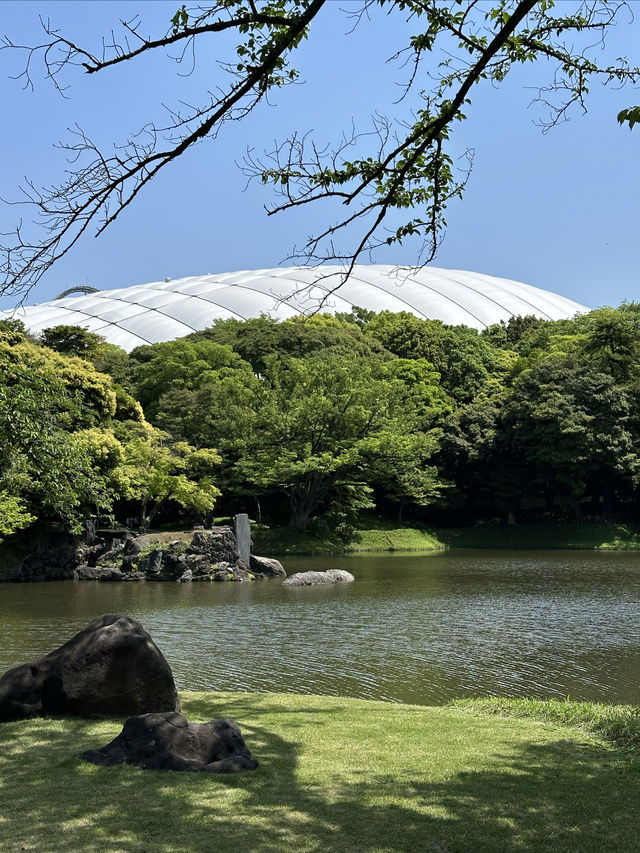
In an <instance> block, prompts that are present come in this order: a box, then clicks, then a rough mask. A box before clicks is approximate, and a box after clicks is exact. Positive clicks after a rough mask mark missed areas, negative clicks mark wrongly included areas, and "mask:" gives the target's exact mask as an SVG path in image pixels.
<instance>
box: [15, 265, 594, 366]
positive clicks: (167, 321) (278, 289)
mask: <svg viewBox="0 0 640 853" xmlns="http://www.w3.org/2000/svg"><path fill="white" fill-rule="evenodd" d="M342 271H343V268H342V267H339V266H323V267H316V268H309V267H276V268H274V269H263V270H245V271H242V272H232V273H220V274H215V275H200V276H189V277H187V278H179V279H172V280H167V281H163V282H157V281H156V282H150V283H149V284H141V285H136V286H135V287H123V288H118V289H116V290H100V291H98V292H96V293H91V294H87V295H83V296H66V297H63V298H61V299H55V300H53V301H52V302H45V303H42V304H40V305H31V306H26V307H22V308H17V309H15V310H13V311H1V312H0V317H15V318H17V319H20V320H22V321H23V322H24V324H25V325H26V326H27V328H28V329H29V330H30V331H32V332H34V333H37V332H40V331H42V329H46V328H49V327H51V326H59V325H73V326H83V327H84V328H85V329H88V330H89V331H91V332H97V333H98V334H100V335H102V336H103V337H104V338H105V339H106V340H107V341H109V342H110V343H113V344H117V345H118V346H120V347H122V348H123V349H125V350H128V351H130V350H132V349H133V348H134V347H137V346H140V345H142V344H149V343H156V342H158V341H168V340H173V339H174V338H180V337H183V336H184V335H188V334H190V333H191V332H195V331H199V330H201V329H204V328H206V327H207V326H210V325H211V324H212V323H213V321H214V320H218V319H227V318H229V317H235V318H236V319H240V320H244V319H247V318H249V317H258V316H259V315H260V314H269V315H271V316H272V317H275V318H278V319H284V318H285V317H293V316H296V315H299V314H309V313H311V312H313V311H314V310H318V308H320V310H321V311H323V312H328V313H332V314H335V313H336V312H349V311H350V310H351V308H352V307H353V306H359V307H361V308H366V309H369V310H372V311H384V310H387V311H409V312H411V313H412V314H416V315H417V316H418V317H424V318H429V319H433V320H442V321H443V322H444V323H448V324H451V325H465V326H471V327H473V328H476V329H483V328H485V326H489V325H491V324H492V323H499V322H500V320H505V321H507V320H508V319H509V318H510V317H513V316H517V315H518V314H520V315H522V316H525V315H527V314H533V315H535V316H536V317H542V318H543V319H548V320H560V319H563V318H567V317H572V316H573V315H574V314H576V313H580V312H585V311H589V308H587V307H586V306H584V305H580V304H579V303H578V302H573V301H572V300H571V299H566V298H565V297H564V296H559V295H558V294H556V293H551V292H550V291H548V290H541V289H540V288H537V287H531V285H528V284H522V283H520V282H518V281H511V280H509V279H506V278H496V277H495V276H491V275H482V274H481V273H473V272H465V271H463V270H445V269H438V268H437V267H419V268H406V267H394V266H387V265H382V264H372V265H365V264H358V265H357V266H355V267H354V269H353V272H352V273H351V275H350V277H349V278H348V280H347V281H346V282H345V284H343V285H342V286H341V287H340V288H339V289H338V290H336V292H335V293H332V290H333V289H334V288H336V287H337V286H338V285H340V282H341V275H342Z"/></svg>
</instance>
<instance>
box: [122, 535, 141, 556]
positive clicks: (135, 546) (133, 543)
mask: <svg viewBox="0 0 640 853" xmlns="http://www.w3.org/2000/svg"><path fill="white" fill-rule="evenodd" d="M142 547H143V546H142V542H141V541H140V539H139V538H136V537H135V536H128V537H127V539H126V541H125V543H124V553H125V555H126V556H127V557H135V556H136V555H137V554H139V553H140V551H142Z"/></svg>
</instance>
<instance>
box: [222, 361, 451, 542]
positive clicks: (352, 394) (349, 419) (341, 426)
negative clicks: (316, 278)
mask: <svg viewBox="0 0 640 853" xmlns="http://www.w3.org/2000/svg"><path fill="white" fill-rule="evenodd" d="M393 364H394V362H389V363H384V362H377V361H372V360H365V359H362V358H352V359H350V360H347V359H346V358H344V357H343V356H335V355H330V356H326V357H323V358H315V357H309V358H306V359H280V358H278V357H277V356H272V357H271V358H270V359H269V360H268V363H267V366H266V372H265V375H264V378H263V382H262V386H261V389H260V393H259V394H258V395H257V398H256V422H255V430H254V435H253V446H251V445H249V447H248V453H247V455H246V456H245V457H244V458H243V459H241V460H240V461H239V463H238V468H239V469H240V470H241V471H242V473H243V475H244V476H245V478H246V479H247V480H250V481H253V482H255V483H257V484H259V485H261V486H263V488H265V489H270V490H273V489H275V490H278V491H281V492H282V493H283V494H285V495H286V497H287V499H288V501H289V504H290V508H291V516H290V521H289V523H290V526H291V527H292V528H293V529H295V530H299V531H304V530H305V529H306V526H307V524H308V521H309V519H310V518H311V517H312V516H313V515H315V514H317V513H318V512H319V511H321V510H322V509H323V508H326V507H327V506H329V505H330V504H331V503H332V501H333V502H334V503H335V501H336V498H337V496H338V495H339V498H340V501H341V503H342V508H343V509H345V508H346V506H347V505H348V504H349V503H351V505H352V506H356V507H357V508H358V509H360V508H364V507H366V506H372V505H373V500H372V497H371V494H372V480H374V479H375V472H376V471H378V472H380V471H381V470H384V471H385V476H386V479H387V481H389V480H390V479H391V475H390V471H391V467H392V465H395V469H394V470H395V482H396V489H395V491H394V494H395V495H396V496H400V493H401V492H402V488H401V486H400V483H399V478H400V477H401V476H402V475H403V472H405V471H406V478H405V487H404V488H405V491H404V495H405V496H407V497H410V498H412V497H413V498H419V499H420V500H421V501H423V500H426V497H427V491H428V489H429V490H430V492H431V493H433V492H434V491H435V486H433V488H431V485H429V487H428V485H427V479H428V477H430V478H432V479H435V473H434V471H433V469H425V475H424V479H423V481H422V482H420V483H418V480H417V478H414V479H411V478H410V476H409V473H408V472H409V470H410V469H411V470H413V469H415V462H416V455H418V454H417V451H418V445H419V444H420V443H421V447H422V450H423V451H424V450H425V448H426V446H427V445H426V444H425V440H424V439H423V438H422V436H421V435H420V434H417V433H416V434H414V433H413V431H412V429H413V427H414V425H415V422H416V418H415V416H414V414H413V413H412V412H411V411H410V410H409V406H408V400H409V398H410V394H409V392H408V390H407V386H406V385H405V384H404V383H403V381H402V380H401V379H399V378H397V377H396V376H394V374H393V368H392V365H393ZM412 442H413V443H412ZM434 443H435V442H433V443H431V444H429V449H432V448H433V446H434ZM419 458H420V459H421V460H422V461H424V458H425V453H424V452H423V453H422V454H421V455H420V456H419ZM407 490H409V491H407Z"/></svg>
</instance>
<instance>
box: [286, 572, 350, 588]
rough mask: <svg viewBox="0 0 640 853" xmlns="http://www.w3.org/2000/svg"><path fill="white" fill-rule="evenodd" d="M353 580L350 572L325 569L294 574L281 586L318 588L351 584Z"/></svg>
mask: <svg viewBox="0 0 640 853" xmlns="http://www.w3.org/2000/svg"><path fill="white" fill-rule="evenodd" d="M354 580H355V578H354V576H353V575H352V574H351V572H345V571H344V570H343V569H327V571H326V572H296V574H294V575H291V576H290V577H288V578H287V579H286V580H284V581H282V586H319V585H322V584H331V583H351V582H352V581H354Z"/></svg>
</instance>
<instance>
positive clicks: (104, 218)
mask: <svg viewBox="0 0 640 853" xmlns="http://www.w3.org/2000/svg"><path fill="white" fill-rule="evenodd" d="M326 2H327V0H219V2H213V3H210V4H205V5H203V6H200V7H196V8H195V9H187V8H186V7H185V6H182V7H181V8H180V9H178V10H177V12H176V13H175V15H174V16H173V18H172V20H171V26H170V29H169V31H168V32H166V33H165V34H164V35H162V36H160V37H154V38H151V37H146V36H144V35H143V34H142V23H141V21H140V20H139V19H138V18H134V19H132V20H129V21H121V27H122V30H123V37H122V38H121V39H120V40H118V39H117V38H116V37H115V36H114V35H113V34H112V35H111V37H110V40H106V41H103V44H102V50H101V53H100V55H97V54H96V53H95V52H93V51H89V50H87V49H85V48H84V47H81V46H79V45H78V44H76V43H75V42H74V41H73V40H72V39H70V38H68V37H67V36H66V35H64V34H62V33H60V32H59V31H58V30H57V29H55V28H54V27H53V26H52V24H51V22H50V21H48V20H46V21H45V20H43V21H42V26H43V29H44V32H45V34H46V35H47V38H46V39H45V40H44V41H43V43H41V44H39V45H35V46H24V45H19V44H17V43H16V42H14V41H13V40H11V39H10V38H8V37H7V36H5V37H4V38H3V39H2V40H1V41H0V49H12V50H19V51H24V52H25V53H26V60H25V66H24V69H23V71H22V73H21V74H19V75H17V76H18V79H21V80H22V81H23V82H24V85H25V86H27V87H29V86H33V79H34V77H33V75H34V67H35V63H36V60H41V61H42V62H43V65H44V76H45V77H46V78H48V79H49V80H50V81H51V82H52V83H53V85H54V86H56V88H57V89H58V90H59V91H60V92H61V93H63V94H64V93H65V91H66V88H65V85H64V83H63V72H64V71H66V70H68V69H73V68H74V67H75V66H78V67H80V68H82V69H84V71H85V72H86V73H88V74H95V73H98V72H105V73H107V72H108V70H109V69H110V68H112V67H114V66H116V65H120V64H123V63H135V62H136V61H137V60H138V59H139V57H141V56H142V55H143V54H146V53H154V52H161V51H166V50H167V49H170V48H172V47H173V46H174V45H178V46H179V47H180V51H181V52H179V54H178V56H176V57H173V58H174V59H176V61H178V62H180V61H182V60H183V59H184V58H185V57H186V56H188V55H189V56H192V57H193V61H194V62H195V50H196V44H200V43H201V41H202V40H203V39H207V40H208V39H214V40H215V39H216V38H218V37H220V36H222V35H224V34H225V33H229V32H232V33H235V34H237V35H238V36H239V44H237V45H236V48H235V57H234V59H233V61H232V62H229V61H227V62H226V64H224V65H222V64H221V67H222V68H223V70H225V71H226V72H228V74H229V75H230V77H228V78H227V79H226V81H225V83H224V84H220V85H218V86H217V88H216V87H215V86H214V87H212V89H211V91H209V92H208V93H205V96H204V98H203V99H198V98H194V99H193V100H194V103H190V100H191V99H188V98H187V97H185V98H183V99H181V100H180V102H179V103H178V105H177V106H171V105H168V106H167V111H168V115H169V120H168V124H167V126H165V127H162V126H160V125H159V124H157V123H154V122H151V121H150V122H148V123H147V124H145V125H144V126H143V127H142V128H141V129H140V130H139V131H138V132H137V133H135V134H131V135H129V137H128V139H127V141H126V142H125V143H124V144H123V145H121V146H114V148H113V150H112V151H110V152H104V151H102V150H100V148H99V146H98V145H97V144H96V143H94V141H93V140H92V139H90V138H89V137H88V135H87V134H85V133H84V132H83V131H82V130H81V128H80V126H79V125H78V126H76V127H75V128H74V129H72V130H71V131H70V138H69V139H68V140H67V141H65V142H63V143H61V144H60V147H61V148H62V150H64V151H66V153H67V155H68V158H69V164H70V167H69V169H68V170H67V173H66V177H65V179H64V181H62V182H61V183H59V184H52V185H51V186H49V187H44V188H40V189H39V188H37V187H36V186H35V185H34V184H33V183H31V182H29V181H27V183H26V184H25V185H24V186H23V187H22V188H21V190H22V197H21V199H20V201H19V203H22V204H26V205H27V206H29V207H31V208H33V209H35V211H36V214H37V216H36V219H35V224H36V226H37V227H39V228H40V229H41V230H42V234H43V236H42V237H41V238H40V239H33V240H31V239H30V238H29V237H28V236H27V232H26V230H25V226H24V225H23V224H22V222H20V223H19V224H18V226H17V227H16V229H15V232H14V233H13V235H12V239H10V240H5V241H4V244H3V245H0V292H4V293H12V294H16V295H24V294H26V293H27V292H28V291H29V289H30V288H31V287H33V286H34V285H35V284H36V283H37V282H38V281H39V279H40V278H41V276H42V275H43V274H44V273H45V272H46V271H47V270H48V269H49V267H50V266H51V265H52V264H54V263H55V262H56V261H57V260H59V259H60V258H62V257H64V255H66V254H67V252H69V251H70V250H71V248H72V247H73V246H74V245H75V244H76V243H77V241H78V240H79V239H80V238H81V237H82V236H83V235H84V234H85V233H87V231H88V230H93V231H94V233H95V234H100V233H102V232H103V231H104V230H105V229H106V228H108V227H109V226H110V225H111V224H112V223H113V222H114V221H115V220H116V219H117V218H118V216H119V215H120V214H121V213H122V212H123V211H124V210H126V209H127V208H128V207H129V206H130V205H131V204H132V203H133V202H134V200H135V199H136V198H137V197H138V195H139V193H141V192H142V190H143V189H144V188H145V187H146V186H147V185H148V184H149V182H151V181H152V180H153V179H154V178H155V177H156V176H157V175H158V173H159V172H160V171H161V170H162V169H163V168H164V166H166V165H167V164H169V163H171V162H174V161H175V160H176V159H178V158H179V157H180V156H181V155H182V154H183V153H184V152H185V151H187V150H188V149H190V148H191V147H192V146H193V145H194V144H195V143H197V142H198V141H200V140H202V139H205V138H215V137H216V136H217V134H218V133H219V132H220V130H221V128H222V127H223V126H224V124H225V123H226V122H228V121H238V120H241V119H242V118H244V117H245V116H246V115H248V114H249V113H250V112H251V111H252V110H253V109H254V108H255V107H256V106H257V105H258V104H259V103H261V102H262V101H264V100H267V99H268V95H269V92H270V91H271V90H272V89H274V88H279V87H281V86H284V85H286V84H288V83H291V82H294V81H295V80H296V79H297V71H296V70H295V69H292V68H290V67H289V66H288V64H287V63H288V60H289V57H290V55H291V54H292V52H293V51H294V50H295V48H296V47H297V46H298V45H299V43H300V41H301V39H302V38H303V37H304V36H306V34H307V33H308V30H309V27H310V25H311V23H312V22H313V21H314V19H315V18H316V16H317V15H318V13H319V12H320V10H321V9H322V7H323V6H324V5H325V3H326ZM625 8H628V6H627V4H626V3H623V2H621V0H588V2H581V0H575V2H569V0H565V2H563V3H561V4H556V5H555V6H553V4H551V3H549V2H548V0H487V3H486V4H480V3H479V0H457V2H455V3H453V2H449V1H448V0H362V3H361V5H360V6H359V7H358V9H357V10H355V11H354V10H349V11H348V12H347V16H348V17H350V18H351V19H352V20H353V21H354V27H355V26H358V25H359V23H360V22H361V21H362V20H363V19H364V18H367V17H370V16H372V15H373V14H374V13H377V12H378V11H379V10H380V9H382V11H383V12H386V13H387V14H393V15H398V14H401V15H403V16H404V17H405V18H407V20H409V21H410V22H412V23H415V25H416V33H415V35H413V36H411V37H410V39H409V43H408V46H407V48H406V49H405V50H402V51H399V52H397V53H396V54H394V57H393V59H394V60H399V59H403V66H404V67H405V68H406V69H408V79H407V80H406V81H405V83H404V86H403V90H402V95H401V97H400V99H399V101H397V102H396V103H397V104H399V103H401V102H403V99H405V98H406V96H407V94H408V93H409V91H410V90H412V89H414V88H416V87H418V86H421V87H424V88H423V90H422V92H421V95H422V106H421V108H420V109H418V110H417V112H416V113H415V114H414V115H412V116H411V117H410V118H409V119H395V120H394V119H391V118H387V117H385V116H382V115H380V114H376V115H374V116H373V118H372V127H371V130H370V131H369V132H368V133H358V132H356V130H355V128H352V129H351V132H350V133H347V134H345V135H343V136H342V138H341V139H340V141H339V142H338V143H337V145H335V146H329V145H325V146H322V145H319V144H318V143H317V142H316V141H315V140H314V139H312V137H311V136H310V134H305V133H304V132H301V131H297V132H295V133H294V134H293V135H292V136H291V137H290V138H289V139H288V140H285V141H280V142H277V143H276V144H275V147H274V149H273V150H272V151H271V152H269V153H266V154H264V155H262V156H259V155H257V154H256V153H255V149H254V148H250V149H249V150H248V152H247V155H246V157H245V159H244V162H243V163H242V165H241V168H242V169H243V171H244V173H245V174H246V175H247V177H248V178H249V180H253V179H258V180H260V181H261V182H262V183H264V184H268V185H271V186H272V187H273V188H274V189H275V191H276V193H277V194H278V195H279V198H280V200H279V201H278V202H277V203H275V204H273V205H271V206H270V207H268V208H267V212H268V214H269V215H273V214H276V213H284V212H286V211H291V210H293V209H295V208H297V207H303V206H308V205H318V204H322V203H326V204H328V205H329V211H330V212H331V210H333V211H335V210H336V206H337V209H339V210H346V212H344V213H343V214H342V215H337V217H336V218H335V220H334V221H333V222H331V223H330V224H328V225H326V226H325V227H323V228H321V229H320V231H319V233H317V234H315V235H311V236H309V237H308V238H307V240H306V242H305V243H304V244H303V245H302V247H301V249H299V250H296V249H294V250H293V254H292V255H291V258H295V259H299V260H300V259H301V260H303V261H304V262H305V263H308V264H312V265H317V264H320V263H322V262H325V261H337V262H340V263H342V264H344V274H343V276H342V279H341V282H342V281H344V280H345V279H346V278H347V277H348V276H349V275H350V274H351V272H352V270H353V267H354V265H355V263H356V262H357V261H358V259H359V258H360V257H361V256H362V255H366V254H367V253H369V254H370V253H371V252H373V251H374V250H376V249H378V248H380V247H382V246H385V245H390V244H393V243H402V242H403V241H404V240H405V239H407V238H418V239H419V240H420V241H421V244H422V248H421V250H420V254H419V259H420V261H421V262H424V263H427V262H429V261H430V260H432V259H433V257H434V256H435V254H436V251H437V249H438V247H439V245H440V242H441V240H442V237H443V234H444V229H445V227H446V221H445V218H444V214H445V211H446V208H447V204H448V202H450V201H451V200H452V199H455V198H460V197H461V196H462V193H463V191H464V188H465V186H466V183H467V180H468V178H469V173H470V169H471V164H472V154H471V152H469V151H468V152H467V153H466V155H464V160H465V164H464V165H463V166H462V167H459V166H458V165H457V164H456V162H455V161H454V158H453V156H452V155H451V154H450V153H448V149H449V146H450V137H451V135H452V133H453V129H454V127H455V124H456V122H458V121H462V120H464V118H465V116H464V112H463V110H464V108H465V104H467V103H468V102H469V99H470V96H471V92H472V90H473V88H474V87H475V86H477V85H478V84H480V83H481V82H482V81H485V80H486V81H489V82H490V83H492V84H499V83H500V82H501V81H502V80H503V79H504V78H505V77H506V76H507V75H508V74H509V73H510V71H511V69H512V68H513V67H514V66H517V65H522V64H524V63H528V62H530V61H538V62H544V63H545V64H547V63H551V64H552V65H553V69H552V72H551V74H550V80H549V82H548V83H547V84H546V85H542V86H541V87H540V89H539V91H538V100H540V101H541V102H542V103H543V104H546V105H547V106H548V108H549V109H550V117H549V118H547V119H545V120H544V121H543V128H544V129H545V130H546V129H549V128H550V127H552V126H553V125H555V124H556V123H558V122H559V121H562V120H564V119H565V118H566V117H567V115H568V111H569V110H570V109H571V108H572V107H574V106H578V107H582V108H583V109H586V98H587V95H588V91H589V83H590V81H591V80H592V79H594V78H596V79H601V80H602V81H603V82H605V83H609V84H611V83H615V84H616V85H624V84H625V83H627V82H630V83H633V82H636V81H637V80H639V79H640V69H638V68H635V67H630V66H629V65H628V63H626V62H625V61H622V60H619V61H616V63H614V64H611V63H603V64H599V63H598V62H597V61H595V60H594V59H593V58H591V56H590V55H589V50H590V48H593V46H594V45H588V46H587V47H586V48H584V49H582V50H578V49H575V47H574V45H573V43H571V41H570V40H572V39H577V38H582V39H583V41H584V38H585V36H587V37H588V36H589V35H590V34H591V33H593V34H595V35H597V37H598V44H601V43H603V42H604V39H605V36H606V33H607V31H608V28H609V27H611V26H612V25H613V24H614V23H615V21H616V19H617V17H619V15H620V12H621V10H622V9H625ZM216 43H217V42H216ZM443 57H444V59H442V58H443ZM438 59H442V61H440V62H439V64H437V63H438ZM427 61H429V65H428V67H427V68H426V71H425V64H426V63H427ZM434 63H435V65H434ZM334 215H335V213H334ZM4 236H5V237H7V236H10V235H4ZM338 239H341V240H345V241H346V245H345V246H344V247H342V248H341V247H338V246H337V245H336V241H337V240H338ZM0 242H2V241H0ZM339 286H340V283H338V284H337V286H333V284H332V285H331V287H330V288H329V291H328V293H327V298H328V296H330V295H331V293H333V292H335V291H336V290H337V289H338V288H339Z"/></svg>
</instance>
